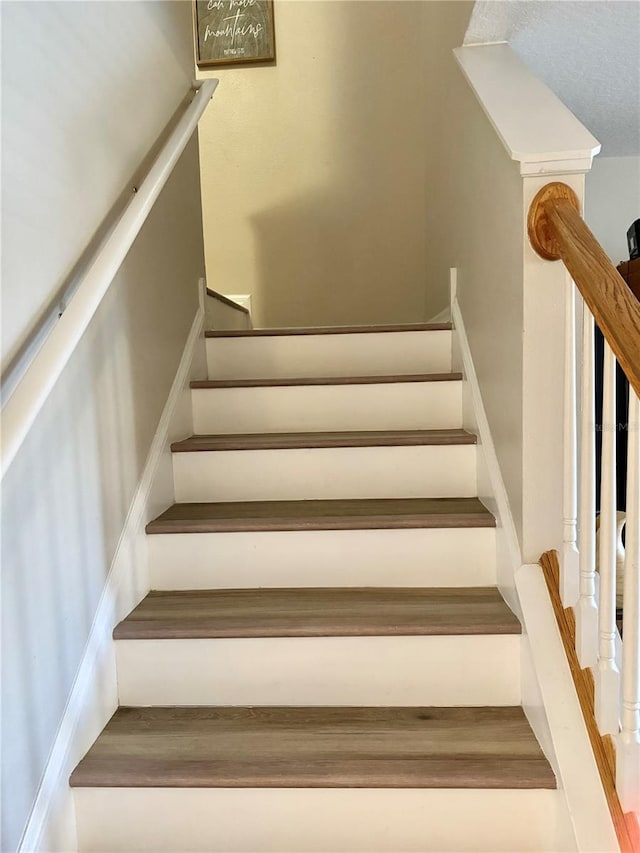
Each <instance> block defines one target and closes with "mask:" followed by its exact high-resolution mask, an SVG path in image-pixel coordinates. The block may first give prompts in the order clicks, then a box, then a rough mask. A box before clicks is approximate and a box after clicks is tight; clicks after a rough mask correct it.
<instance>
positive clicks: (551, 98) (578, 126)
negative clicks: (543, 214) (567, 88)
mask: <svg viewBox="0 0 640 853" xmlns="http://www.w3.org/2000/svg"><path fill="white" fill-rule="evenodd" d="M453 53H454V56H455V58H456V60H457V62H458V65H459V66H460V68H461V70H462V73H463V74H464V76H465V77H466V79H467V81H468V82H469V85H470V86H471V89H472V90H473V92H474V93H475V96H476V98H477V99H478V102H479V103H480V105H481V107H482V109H483V110H484V112H485V114H486V116H487V118H488V119H489V121H490V122H491V124H492V126H493V128H494V130H495V131H496V134H497V135H498V138H499V139H500V141H501V142H502V144H503V145H504V147H505V149H506V151H507V152H508V154H509V156H510V157H511V159H512V160H517V161H518V162H519V163H520V174H521V175H523V176H532V175H552V174H567V173H574V172H588V171H589V169H590V168H591V163H592V161H593V158H594V156H595V155H596V154H598V152H599V151H600V143H599V142H598V140H597V139H596V138H595V137H594V136H593V135H592V134H591V133H590V132H589V131H588V130H587V128H586V127H585V126H584V125H583V124H582V123H581V122H580V121H579V120H578V119H577V118H576V117H575V116H574V115H573V113H572V112H571V110H569V109H568V108H567V107H566V106H565V105H564V104H563V103H562V101H561V100H560V98H558V97H557V95H555V94H554V93H553V92H552V91H551V89H549V88H548V87H547V86H546V85H545V84H544V83H543V82H542V81H541V80H539V79H538V78H537V77H536V76H535V75H534V74H532V73H531V71H529V69H528V68H527V66H526V65H525V64H524V63H523V62H522V61H521V60H520V59H519V58H518V56H517V55H516V53H515V52H514V51H513V50H512V48H511V47H509V45H508V44H487V45H468V46H465V47H459V48H456V49H455V50H454V51H453Z"/></svg>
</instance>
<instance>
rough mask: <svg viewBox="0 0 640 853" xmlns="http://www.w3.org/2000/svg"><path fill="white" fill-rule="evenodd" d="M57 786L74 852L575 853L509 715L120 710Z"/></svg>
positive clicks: (414, 710) (543, 772) (542, 774)
mask: <svg viewBox="0 0 640 853" xmlns="http://www.w3.org/2000/svg"><path fill="white" fill-rule="evenodd" d="M71 784H72V785H73V786H74V799H75V805H76V815H77V824H78V841H79V850H80V853H410V851H411V853H445V851H448V853H514V851H518V853H525V851H527V853H534V851H535V853H543V851H547V853H549V851H554V853H558V851H561V850H562V851H568V850H571V849H575V848H574V847H572V845H571V843H569V842H568V841H567V839H568V838H569V837H570V834H569V830H568V829H567V828H566V827H567V826H568V821H567V818H566V814H565V811H564V807H563V805H562V800H561V792H560V791H558V790H554V787H555V779H554V776H553V773H552V771H551V768H550V767H549V765H548V763H547V761H546V760H545V758H544V756H543V755H542V752H541V751H540V747H539V746H538V744H537V742H536V740H535V738H534V736H533V734H532V732H531V730H530V729H529V726H528V724H527V721H526V718H525V716H524V714H523V712H522V709H521V708H519V707H499V708H494V707H481V708H461V707H456V708H436V707H411V708H407V707H398V708H382V707H381V708H373V707H348V708H347V707H333V708H331V707H329V708H327V707H254V708H250V707H236V708H231V707H207V708H205V707H192V708H168V707H163V708H158V707H156V708H120V709H119V710H118V711H117V712H116V714H115V715H114V717H113V718H112V719H111V721H110V722H109V723H108V725H107V727H106V728H105V730H104V732H103V733H102V735H101V736H100V737H99V738H98V740H97V741H96V743H95V745H94V746H93V747H92V748H91V750H90V751H89V753H88V754H87V756H86V757H85V758H84V759H83V761H81V763H80V764H79V766H78V767H77V768H76V770H75V771H74V773H73V775H72V778H71Z"/></svg>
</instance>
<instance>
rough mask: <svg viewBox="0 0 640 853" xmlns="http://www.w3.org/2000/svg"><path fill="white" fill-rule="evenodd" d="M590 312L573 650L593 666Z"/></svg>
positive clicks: (585, 326)
mask: <svg viewBox="0 0 640 853" xmlns="http://www.w3.org/2000/svg"><path fill="white" fill-rule="evenodd" d="M593 328H594V323H593V316H592V315H591V312H590V311H589V309H588V308H587V306H586V305H583V319H582V388H581V400H580V514H579V517H578V550H579V552H580V584H579V593H580V595H579V598H578V603H577V605H576V652H577V653H578V660H579V661H580V666H581V667H583V668H585V667H594V666H595V665H596V662H597V659H598V604H597V602H596V445H595V413H596V407H595V389H594V355H593V339H594V334H593Z"/></svg>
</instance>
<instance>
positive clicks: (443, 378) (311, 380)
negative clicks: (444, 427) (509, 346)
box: [191, 373, 462, 389]
mask: <svg viewBox="0 0 640 853" xmlns="http://www.w3.org/2000/svg"><path fill="white" fill-rule="evenodd" d="M461 379H462V373H402V374H398V375H390V376H387V375H385V376H312V377H288V378H285V379H194V380H193V381H192V382H191V388H195V389H198V388H201V389H202V388H276V387H289V386H297V385H392V384H397V383H403V382H458V381H460V380H461Z"/></svg>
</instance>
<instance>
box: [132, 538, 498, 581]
mask: <svg viewBox="0 0 640 853" xmlns="http://www.w3.org/2000/svg"><path fill="white" fill-rule="evenodd" d="M147 545H148V549H149V568H150V583H151V588H152V589H218V588H220V589H239V588H243V587H244V588H249V589H254V588H256V587H324V586H333V587H336V586H410V587H422V586H456V587H457V586H495V584H496V563H495V530H494V529H493V528H490V527H484V528H483V527H462V528H453V529H446V528H436V529H433V530H428V529H424V530H300V531H298V530H289V531H279V532H277V531H273V532H268V533H259V532H256V533H180V534H158V535H153V536H148V537H147Z"/></svg>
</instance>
